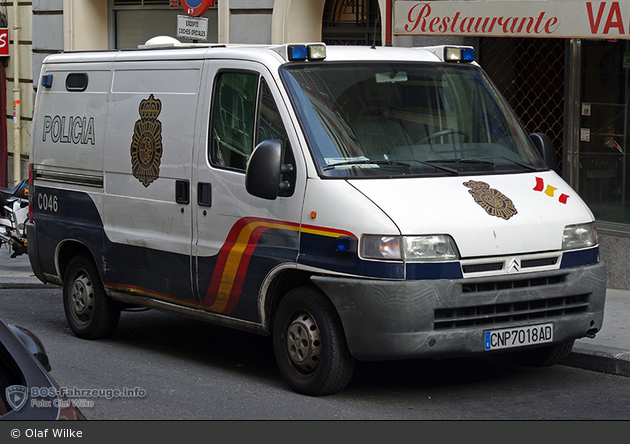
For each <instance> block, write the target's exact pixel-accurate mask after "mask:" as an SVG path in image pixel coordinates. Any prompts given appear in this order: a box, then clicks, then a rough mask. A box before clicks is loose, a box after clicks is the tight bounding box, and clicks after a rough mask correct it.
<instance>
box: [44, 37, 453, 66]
mask: <svg viewBox="0 0 630 444" xmlns="http://www.w3.org/2000/svg"><path fill="white" fill-rule="evenodd" d="M173 40H174V39H173ZM147 43H148V42H147ZM300 45H301V46H310V45H318V46H324V47H325V60H326V61H361V60H365V61H375V60H383V61H428V62H430V61H433V62H439V61H441V60H442V59H443V57H442V53H443V48H444V46H439V47H415V48H400V47H383V46H373V47H370V46H326V45H324V44H323V43H314V44H311V43H307V44H284V45H246V44H216V43H215V44H177V45H176V44H173V43H171V44H162V45H142V46H140V47H139V48H138V49H127V50H105V51H89V52H64V53H60V54H53V55H49V56H48V57H47V58H46V59H45V60H44V64H58V63H62V64H65V63H89V62H115V61H150V60H183V59H186V60H194V59H214V58H221V59H223V58H226V59H239V60H256V61H260V62H263V63H269V64H277V65H280V64H284V63H287V62H289V59H288V57H287V49H288V48H289V47H290V46H300Z"/></svg>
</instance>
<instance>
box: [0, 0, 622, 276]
mask: <svg viewBox="0 0 630 444" xmlns="http://www.w3.org/2000/svg"><path fill="white" fill-rule="evenodd" d="M181 3H182V2H178V1H172V0H34V1H32V2H25V1H20V2H17V1H15V2H3V3H0V28H1V27H2V20H4V21H5V22H6V23H7V25H6V27H7V28H8V30H9V40H10V42H9V43H10V45H11V54H10V55H9V56H8V57H4V61H5V63H4V71H3V72H2V73H1V74H2V76H4V78H5V80H4V81H2V78H1V77H0V81H1V83H2V84H4V87H5V90H4V91H3V93H2V98H3V103H4V104H5V106H6V110H7V114H6V125H5V128H4V129H2V125H0V186H4V185H6V184H9V185H11V184H13V183H14V182H15V181H16V180H18V179H19V178H24V177H26V173H27V164H28V149H29V148H28V147H29V135H30V125H31V116H32V107H33V98H34V93H35V91H36V88H37V79H38V76H39V69H40V66H41V62H42V60H43V59H44V58H45V57H46V56H47V55H48V54H51V53H55V52H60V51H77V50H104V49H129V48H136V47H137V46H138V45H142V44H144V43H145V42H146V41H147V40H148V39H150V38H151V37H154V36H156V35H168V36H171V37H177V16H178V15H185V12H184V10H183V9H182V5H181ZM196 3H198V1H196ZM211 3H212V5H211V6H210V8H209V9H208V11H207V12H206V13H205V14H203V18H205V19H207V26H208V29H207V42H210V43H287V42H304V41H324V42H326V43H328V44H355V45H371V44H376V45H385V46H422V45H426V44H442V43H447V44H469V45H473V46H474V47H475V48H476V51H477V58H478V60H479V62H480V64H481V65H482V66H483V67H484V69H485V70H486V72H487V73H488V75H489V76H490V78H491V79H492V80H493V81H494V83H495V84H496V85H497V87H498V88H499V89H500V90H501V91H502V93H503V94H504V95H505V97H506V99H507V100H508V102H509V103H510V105H511V106H512V108H513V109H515V111H516V113H517V114H518V115H519V117H520V118H521V120H522V121H523V124H524V125H525V127H526V129H527V130H528V131H529V132H532V133H533V132H543V133H545V134H547V135H548V136H550V137H551V139H552V141H553V142H554V145H555V148H556V152H557V160H558V168H557V172H558V173H559V174H561V175H562V176H563V178H564V179H565V180H566V181H567V182H568V183H569V184H570V185H571V186H572V187H573V188H574V189H575V190H576V191H577V192H578V193H579V194H580V195H581V196H582V198H583V199H584V200H585V201H586V202H587V203H588V205H589V206H590V207H591V209H592V210H593V212H594V213H595V216H596V218H597V220H598V223H597V227H598V232H599V236H600V242H601V246H602V248H601V251H602V256H603V259H604V260H605V261H606V263H607V264H608V274H609V275H608V281H609V282H608V284H609V286H610V287H614V288H630V276H629V275H628V273H626V272H625V270H626V264H628V261H629V260H628V258H627V256H628V255H627V254H626V252H627V251H630V208H629V206H630V174H629V171H628V155H627V152H628V149H630V143H629V141H628V134H629V131H630V130H629V129H628V124H629V123H630V120H629V116H628V102H629V97H630V94H629V92H630V88H629V86H630V75H629V74H630V0H624V1H609V0H594V1H588V0H548V1H505V0H490V1H484V2H474V1H470V2H462V1H433V2H426V1H424V2H419V1H413V0H408V1H407V0H405V1H403V0H216V1H214V2H211ZM541 8H542V9H541ZM14 9H17V14H15V13H14ZM493 20H494V21H493ZM405 26H407V28H405ZM16 35H17V38H15V36H16ZM179 39H180V40H181V41H191V40H187V39H184V38H179ZM1 42H2V41H1V39H0V44H1ZM33 79H35V81H34V80H33ZM16 101H17V103H16ZM5 139H6V140H5ZM15 147H17V150H16V149H15ZM16 151H17V152H18V153H19V154H18V155H17V156H16V155H15V154H14V153H16ZM16 159H17V161H16ZM3 180H4V182H6V183H3Z"/></svg>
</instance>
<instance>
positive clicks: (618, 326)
mask: <svg viewBox="0 0 630 444" xmlns="http://www.w3.org/2000/svg"><path fill="white" fill-rule="evenodd" d="M10 256H11V252H10V251H9V250H8V249H7V248H6V247H2V248H0V289H2V288H18V289H19V288H40V287H44V286H45V284H43V283H42V282H41V281H40V280H39V279H37V278H36V277H35V275H34V274H33V271H32V270H31V265H30V262H29V260H28V256H27V255H25V254H23V255H21V256H18V257H16V258H13V259H11V257H10ZM48 287H50V285H48ZM563 364H564V365H568V366H571V367H578V368H583V369H586V370H593V371H598V372H603V373H610V374H614V375H622V376H630V290H615V289H610V288H609V289H608V291H607V292H606V308H605V312H604V326H603V327H602V329H601V331H600V332H599V333H597V336H596V337H595V338H594V339H588V338H584V339H579V340H577V341H575V345H574V347H573V351H572V352H571V354H570V355H569V357H568V358H567V359H566V360H565V361H564V362H563Z"/></svg>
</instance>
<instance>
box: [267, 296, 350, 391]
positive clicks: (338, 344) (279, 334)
mask: <svg viewBox="0 0 630 444" xmlns="http://www.w3.org/2000/svg"><path fill="white" fill-rule="evenodd" d="M273 348H274V353H275V356H276V362H277V364H278V368H279V369H280V373H281V374H282V376H283V377H284V379H285V381H286V382H287V383H288V384H289V386H290V387H291V388H292V389H293V390H295V391H296V392H298V393H301V394H304V395H311V396H321V395H329V394H332V393H335V392H338V391H339V390H342V389H343V388H345V387H346V386H347V385H348V383H349V382H350V379H351V378H352V373H353V372H354V365H355V359H354V358H353V357H352V355H351V354H350V350H349V349H348V346H347V344H346V338H345V336H344V332H343V329H342V327H341V321H340V320H339V318H338V316H337V313H336V311H335V308H334V307H333V305H332V304H331V302H330V301H329V300H328V299H326V298H325V297H324V296H323V295H322V294H320V293H319V292H317V291H316V290H314V289H312V288H308V287H302V288H297V289H294V290H291V291H290V292H289V293H287V294H286V296H285V297H284V298H283V299H282V300H281V301H280V304H279V305H278V308H277V310H276V314H275V317H274V324H273Z"/></svg>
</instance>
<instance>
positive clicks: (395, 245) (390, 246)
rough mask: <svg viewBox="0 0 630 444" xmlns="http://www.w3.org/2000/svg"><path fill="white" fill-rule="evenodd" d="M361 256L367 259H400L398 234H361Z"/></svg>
mask: <svg viewBox="0 0 630 444" xmlns="http://www.w3.org/2000/svg"><path fill="white" fill-rule="evenodd" d="M361 256H362V257H364V258H368V259H389V260H402V256H401V254H400V236H373V235H369V236H363V237H362V238H361Z"/></svg>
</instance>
